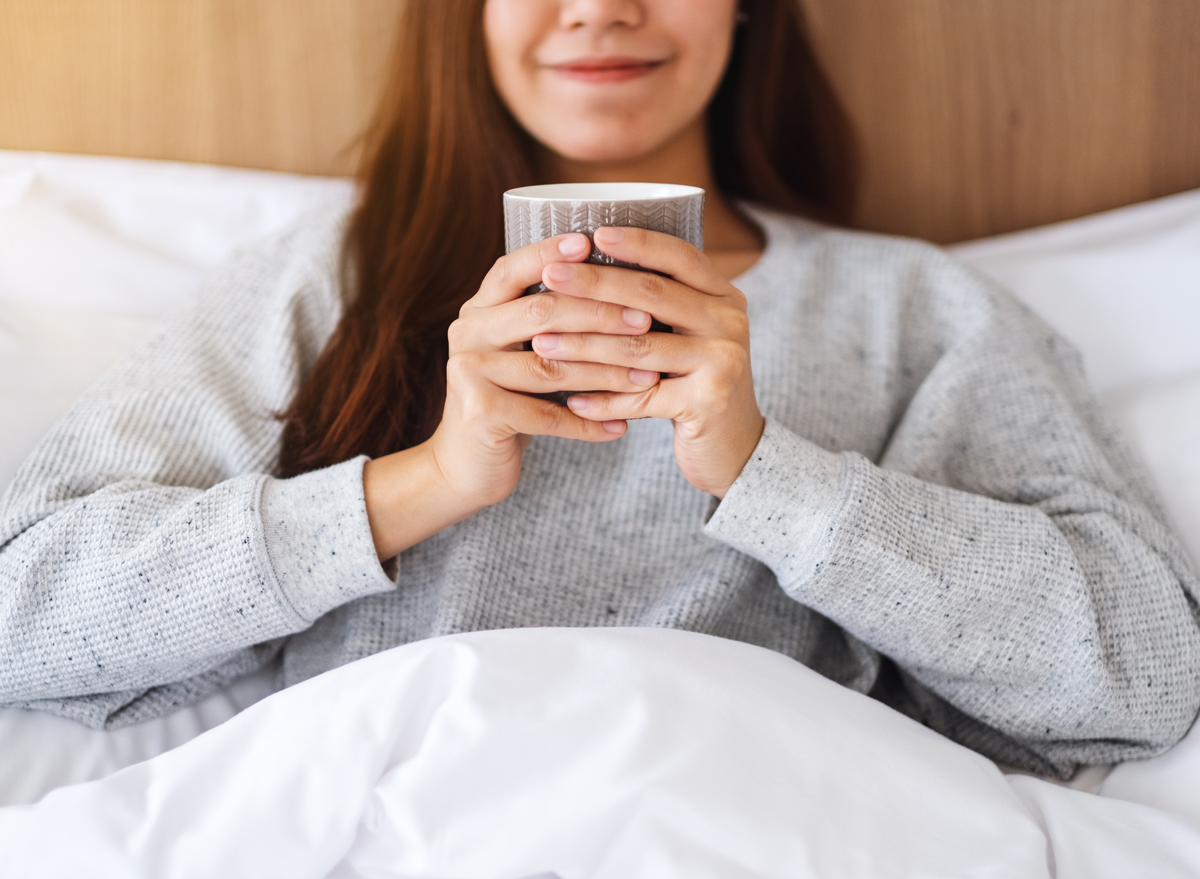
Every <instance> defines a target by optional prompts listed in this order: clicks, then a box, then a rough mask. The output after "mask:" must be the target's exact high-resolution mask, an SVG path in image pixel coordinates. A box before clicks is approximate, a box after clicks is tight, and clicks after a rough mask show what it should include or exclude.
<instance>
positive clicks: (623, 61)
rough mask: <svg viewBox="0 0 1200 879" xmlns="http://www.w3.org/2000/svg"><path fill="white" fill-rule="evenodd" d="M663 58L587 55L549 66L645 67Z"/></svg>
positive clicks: (581, 68) (590, 68)
mask: <svg viewBox="0 0 1200 879" xmlns="http://www.w3.org/2000/svg"><path fill="white" fill-rule="evenodd" d="M664 60H665V59H660V58H634V57H633V56H630V55H589V56H587V57H584V58H572V59H571V60H569V61H558V62H556V63H553V64H550V65H549V66H550V67H558V68H562V69H565V70H615V69H618V68H621V67H647V66H650V65H654V64H662V63H663V61H664Z"/></svg>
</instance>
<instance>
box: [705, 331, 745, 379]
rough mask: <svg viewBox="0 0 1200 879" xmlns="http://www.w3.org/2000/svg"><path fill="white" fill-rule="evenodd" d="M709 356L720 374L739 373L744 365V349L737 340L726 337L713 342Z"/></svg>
mask: <svg viewBox="0 0 1200 879" xmlns="http://www.w3.org/2000/svg"><path fill="white" fill-rule="evenodd" d="M711 356H712V359H713V361H714V362H715V363H716V364H717V366H718V367H719V369H718V371H719V372H720V373H721V374H722V375H740V374H741V372H742V370H743V369H744V367H745V362H746V351H745V349H744V348H743V347H742V346H741V345H739V344H738V343H737V342H733V341H729V340H727V339H721V340H719V341H717V342H715V343H714V344H713V346H712V354H711Z"/></svg>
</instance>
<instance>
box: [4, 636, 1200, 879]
mask: <svg viewBox="0 0 1200 879" xmlns="http://www.w3.org/2000/svg"><path fill="white" fill-rule="evenodd" d="M0 851H3V852H4V853H5V855H6V863H7V868H6V869H8V870H10V871H12V872H11V873H10V875H13V876H43V875H53V876H88V877H97V879H99V877H113V879H117V877H123V879H124V877H131V879H132V877H146V879H174V877H192V876H196V877H200V876H215V877H230V876H248V877H249V876H288V877H292V879H302V877H312V879H318V877H326V876H329V877H339V879H350V877H362V879H368V877H369V879H377V877H385V876H386V877H439V879H458V877H462V879H466V877H481V879H482V877H523V876H532V875H535V874H540V873H546V872H551V871H552V872H554V873H556V874H557V875H559V876H561V877H563V879H583V877H589V879H601V877H604V879H637V877H646V879H651V877H680V879H682V877H689V879H706V877H713V879H716V877H722V879H725V877H728V879H733V877H778V879H800V877H807V876H828V877H841V879H850V877H859V876H862V877H891V876H895V877H911V876H920V877H934V876H944V877H963V876H977V877H985V876H986V877H1014V879H1015V877H1022V879H1037V877H1049V876H1058V877H1060V879H1075V877H1078V879H1101V877H1113V879H1117V877H1122V879H1124V877H1132V876H1156V877H1175V876H1189V875H1194V870H1193V866H1194V865H1200V831H1198V830H1197V828H1195V827H1193V826H1191V825H1189V823H1188V822H1187V821H1185V820H1184V819H1182V818H1177V817H1174V816H1169V815H1166V814H1164V813H1161V812H1156V811H1155V810H1153V809H1150V808H1148V807H1146V806H1139V805H1134V804H1131V803H1123V802H1120V801H1117V800H1107V799H1102V798H1100V797H1095V796H1092V795H1089V794H1084V793H1079V792H1076V791H1072V790H1068V789H1065V788H1061V787H1055V786H1053V785H1050V784H1047V783H1045V782H1041V781H1038V780H1035V779H1030V778H1023V777H1016V778H1012V779H1006V778H1005V777H1004V776H1003V775H1001V774H1000V772H999V770H997V769H996V767H995V766H994V765H993V764H991V763H990V762H989V761H987V760H985V759H984V758H982V757H980V756H978V755H977V754H974V753H973V752H971V751H968V750H966V749H965V748H961V747H958V746H957V745H954V744H951V743H950V742H948V741H947V740H945V739H943V738H941V737H940V736H938V735H937V734H935V733H933V732H931V731H929V730H928V729H926V728H924V727H922V726H920V725H918V724H916V723H914V722H912V721H910V720H908V719H906V718H904V717H902V716H901V715H899V714H897V713H896V712H894V711H891V710H890V709H888V708H885V707H884V706H883V705H881V704H879V703H877V702H875V701H873V700H871V699H869V698H867V697H865V696H861V695H858V694H855V693H852V692H850V691H849V690H846V689H844V688H842V687H840V686H838V685H837V684H834V683H832V682H830V681H828V680H826V679H825V678H822V677H820V676H819V675H817V674H816V673H815V672H812V671H810V670H809V669H807V668H805V667H804V666H802V665H800V664H798V663H796V662H794V661H792V660H790V659H788V658H786V657H784V656H781V655H779V654H776V653H773V652H771V651H768V650H764V649H761V648H758V647H751V646H749V645H745V644H741V643H738V642H734V641H725V640H721V639H717V638H711V637H707V636H703V635H696V634H692V633H687V632H677V631H664V630H649V629H584V630H578V629H541V630H508V631H498V632H479V633H474V634H470V635H458V636H452V637H447V638H438V639H434V640H431V641H425V642H420V643H417V644H411V645H408V646H406V647H402V648H399V649H396V650H391V651H388V652H386V653H381V654H378V655H376V656H374V657H371V658H368V659H365V660H362V661H361V662H356V663H353V664H352V665H349V666H345V667H343V668H341V669H338V670H336V671H333V672H329V673H327V674H324V675H321V676H320V677H317V678H314V679H313V680H311V681H308V682H307V683H304V684H301V685H299V686H297V687H295V688H293V689H290V690H286V691H283V692H281V693H278V694H276V695H274V696H272V697H270V698H269V699H266V700H265V701H263V702H260V703H258V704H257V705H255V706H253V707H251V708H249V709H248V710H247V711H245V712H244V713H242V714H240V715H239V716H237V717H235V718H234V719H232V720H230V721H228V722H226V723H225V724H223V725H221V726H219V727H217V728H216V729H214V730H212V731H211V732H209V733H207V734H205V735H203V736H201V737H200V738H198V739H196V740H194V741H193V742H191V743H190V744H188V745H185V746H183V747H181V748H179V749H177V750H175V751H172V752H170V753H167V754H165V755H163V756H161V757H158V758H156V759H154V760H150V761H148V762H146V763H142V764H140V765H138V766H134V767H132V768H130V769H126V770H125V771H123V772H120V773H117V774H116V775H114V776H111V777H109V778H107V779H104V780H102V781H97V782H93V783H91V784H87V785H82V786H79V787H73V788H64V789H60V790H58V791H55V792H53V793H51V794H50V795H49V796H47V797H46V798H45V799H43V800H42V801H41V802H40V803H39V804H38V805H36V806H25V807H13V808H9V809H7V810H3V811H0ZM0 869H3V868H0Z"/></svg>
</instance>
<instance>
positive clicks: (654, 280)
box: [638, 272, 667, 301]
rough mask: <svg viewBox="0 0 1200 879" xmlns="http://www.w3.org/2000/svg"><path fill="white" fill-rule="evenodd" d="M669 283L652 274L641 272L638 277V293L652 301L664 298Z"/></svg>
mask: <svg viewBox="0 0 1200 879" xmlns="http://www.w3.org/2000/svg"><path fill="white" fill-rule="evenodd" d="M666 286H667V282H666V280H665V279H664V278H663V277H662V276H660V275H656V274H654V273H652V272H640V273H639V276H638V292H639V293H641V294H642V295H643V296H645V297H646V298H647V299H649V300H651V301H657V300H659V299H661V298H662V296H663V293H664V291H665V290H666Z"/></svg>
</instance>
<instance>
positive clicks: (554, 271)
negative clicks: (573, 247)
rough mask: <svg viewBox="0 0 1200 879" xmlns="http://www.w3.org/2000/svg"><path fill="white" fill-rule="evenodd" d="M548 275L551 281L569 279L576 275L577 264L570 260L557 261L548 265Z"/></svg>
mask: <svg viewBox="0 0 1200 879" xmlns="http://www.w3.org/2000/svg"><path fill="white" fill-rule="evenodd" d="M546 277H548V278H549V279H550V280H551V281H558V282H562V281H569V280H571V279H572V278H573V277H575V266H573V265H571V264H570V263H569V262H556V263H551V264H550V265H548V266H546Z"/></svg>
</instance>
